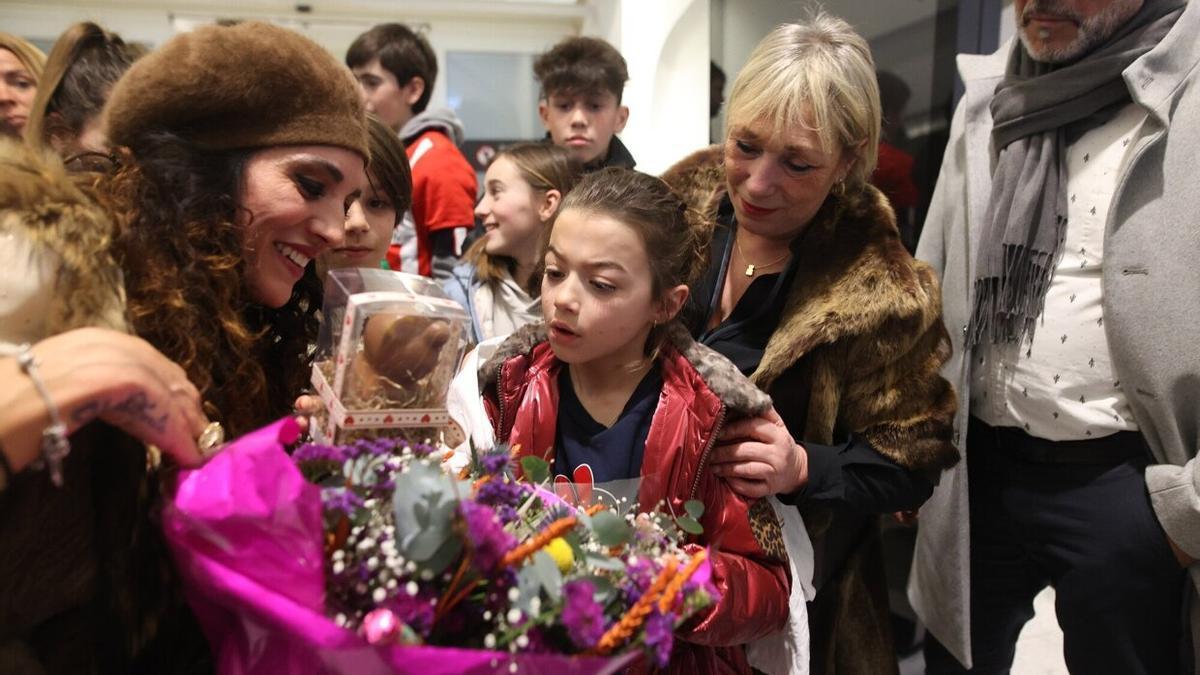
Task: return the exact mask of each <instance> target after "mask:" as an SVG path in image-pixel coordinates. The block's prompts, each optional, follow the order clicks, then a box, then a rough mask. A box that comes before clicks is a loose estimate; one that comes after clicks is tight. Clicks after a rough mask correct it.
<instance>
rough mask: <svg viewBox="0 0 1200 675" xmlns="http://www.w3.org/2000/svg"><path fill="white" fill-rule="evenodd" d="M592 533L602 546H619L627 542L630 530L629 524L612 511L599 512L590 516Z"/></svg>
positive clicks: (630, 533)
mask: <svg viewBox="0 0 1200 675" xmlns="http://www.w3.org/2000/svg"><path fill="white" fill-rule="evenodd" d="M592 531H593V532H595V533H596V541H598V542H600V545H602V546H608V547H610V548H611V547H613V546H621V545H622V544H626V543H628V542H629V539H630V536H631V535H632V532H633V531H632V530H631V529H630V527H629V524H628V523H626V522H625V521H624V519H622V518H621V517H620V516H618V515H617V514H615V513H613V512H612V511H601V512H600V513H597V514H596V515H595V516H592Z"/></svg>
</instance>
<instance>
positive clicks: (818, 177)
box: [666, 13, 958, 673]
mask: <svg viewBox="0 0 1200 675" xmlns="http://www.w3.org/2000/svg"><path fill="white" fill-rule="evenodd" d="M726 119H727V128H726V131H725V139H724V144H723V146H714V147H713V148H710V149H708V150H705V151H701V152H700V153H697V154H696V155H694V156H692V157H689V158H687V159H685V160H683V161H682V162H681V163H680V164H678V165H677V166H675V167H673V168H672V169H671V170H670V171H669V172H668V174H667V176H666V178H667V180H668V182H671V183H672V184H673V185H675V186H676V188H677V189H679V190H681V191H683V192H684V193H685V194H687V195H689V199H690V200H692V201H693V202H694V205H695V206H697V207H699V208H703V209H707V211H708V212H709V213H710V214H711V215H712V216H713V217H714V218H715V220H716V222H717V227H716V229H715V232H714V236H713V244H712V249H711V257H710V267H709V270H708V272H707V274H706V275H705V276H704V277H703V278H702V279H701V281H700V282H699V283H697V284H696V285H695V286H694V287H693V289H692V296H691V298H692V299H691V301H690V310H691V313H690V317H689V319H690V326H689V327H690V329H691V330H692V333H693V335H694V336H695V337H696V338H697V340H698V341H699V342H701V343H703V344H706V345H708V346H710V347H712V348H713V349H715V350H716V351H718V352H720V353H721V354H724V355H725V356H726V357H728V358H729V359H730V360H731V361H733V362H734V363H735V364H736V365H737V366H738V368H739V369H740V370H741V371H742V372H743V373H745V374H746V375H748V376H750V378H751V380H752V381H753V382H754V383H755V384H757V385H758V386H759V387H760V388H762V389H763V390H765V391H766V392H767V393H769V394H770V395H771V398H772V399H773V400H774V404H775V405H774V408H773V409H772V410H770V411H769V412H768V413H766V414H764V415H762V416H760V417H757V418H751V419H747V420H744V421H739V422H735V423H733V424H731V425H729V427H727V428H726V430H725V432H724V433H723V434H722V439H721V441H719V443H718V445H717V447H716V449H715V451H714V452H713V455H712V464H711V466H712V469H713V471H715V472H716V473H717V474H718V475H720V476H722V477H724V478H727V479H728V480H729V481H730V483H731V484H732V485H733V486H734V488H735V489H736V490H738V491H739V492H741V493H742V494H743V495H745V496H747V497H751V498H758V497H762V496H764V495H772V494H773V495H776V496H778V497H779V498H780V499H781V500H782V501H783V502H785V503H790V504H795V505H797V506H799V507H800V509H801V511H802V513H803V515H804V522H805V525H806V526H807V528H808V530H809V534H810V536H811V537H812V540H813V542H814V545H815V550H816V574H815V578H814V579H813V582H814V585H815V589H816V595H815V598H814V599H813V600H812V601H811V602H810V604H809V608H808V609H809V617H810V626H811V636H812V645H811V648H812V653H811V658H812V672H816V673H834V672H837V673H851V672H852V673H887V672H895V669H896V661H895V657H894V656H893V652H892V646H891V637H890V627H889V625H888V616H887V597H886V589H885V588H884V585H883V569H882V565H881V560H880V558H879V553H878V543H879V542H878V518H877V515H878V514H880V513H888V512H897V511H911V510H915V509H916V508H917V507H919V506H920V505H921V503H922V502H924V501H925V500H926V499H927V498H928V497H929V495H930V493H931V492H932V490H933V484H934V481H935V480H936V479H937V476H938V474H939V473H940V472H941V471H942V470H943V469H945V468H947V467H949V466H951V465H953V464H954V463H955V462H956V461H957V459H958V454H957V452H956V451H955V449H954V446H953V444H952V443H951V438H950V436H951V420H952V418H953V413H954V408H955V402H954V397H953V393H952V391H951V387H950V385H949V384H948V383H947V382H946V381H945V380H944V379H942V378H941V377H940V376H939V375H938V368H939V366H940V365H941V364H942V362H943V361H945V359H946V357H947V355H948V346H949V340H948V336H947V333H946V329H945V327H944V326H943V324H942V320H941V302H940V294H939V289H938V284H937V280H936V278H935V276H934V275H933V273H932V272H931V270H930V269H929V267H928V266H926V265H924V264H922V263H918V262H916V261H914V260H913V258H912V256H910V255H909V254H908V253H907V252H906V251H905V249H904V246H903V245H902V243H901V241H900V236H899V232H898V231H897V229H896V221H895V216H894V215H893V213H892V210H891V208H890V207H889V206H888V202H887V200H886V198H885V197H884V196H883V195H882V194H881V193H880V192H879V191H878V190H876V189H875V188H873V187H871V185H870V184H869V183H868V178H869V177H870V175H871V172H872V170H873V169H874V168H875V161H876V156H877V148H878V144H879V134H880V111H879V90H878V85H877V84H876V80H875V66H874V63H873V62H872V59H871V54H870V50H869V48H868V46H867V43H866V41H865V40H863V38H862V37H861V36H859V35H858V34H856V33H855V32H854V31H853V29H851V28H850V26H849V25H848V24H847V23H846V22H844V21H842V20H840V19H837V18H834V17H832V16H829V15H827V14H824V13H816V14H815V15H814V16H812V17H811V18H809V19H808V20H806V21H803V22H800V23H793V24H785V25H782V26H780V27H778V28H777V29H775V30H774V31H772V32H771V33H770V34H769V35H768V36H767V37H766V38H765V39H763V41H762V42H761V43H759V45H758V47H757V48H756V49H755V50H754V52H753V54H751V56H750V59H749V61H748V62H747V63H746V65H745V67H744V68H743V69H742V71H741V72H740V73H739V74H738V77H737V79H736V80H735V82H734V84H733V89H732V91H731V93H730V96H729V102H728V112H727V118H726Z"/></svg>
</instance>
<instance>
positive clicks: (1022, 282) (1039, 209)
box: [968, 0, 1187, 347]
mask: <svg viewBox="0 0 1200 675" xmlns="http://www.w3.org/2000/svg"><path fill="white" fill-rule="evenodd" d="M1186 4H1187V2H1186V0H1146V1H1145V4H1143V6H1142V8H1141V9H1140V10H1138V12H1137V13H1136V14H1135V15H1134V16H1133V17H1132V18H1131V19H1130V20H1129V21H1128V22H1127V23H1126V24H1125V25H1124V26H1122V27H1121V28H1120V29H1119V30H1118V31H1117V32H1116V33H1114V34H1113V36H1112V37H1111V38H1109V40H1108V42H1106V43H1105V44H1103V45H1101V46H1100V47H1098V48H1096V49H1095V50H1094V51H1092V52H1090V53H1088V54H1086V55H1085V56H1083V57H1082V58H1080V59H1079V60H1077V61H1074V62H1072V63H1069V64H1065V65H1049V64H1045V63H1039V62H1037V61H1034V60H1033V59H1032V58H1030V56H1029V52H1028V51H1026V49H1025V46H1024V45H1023V44H1021V42H1020V41H1019V40H1018V41H1017V43H1016V44H1015V45H1014V47H1013V51H1012V55H1011V56H1010V57H1009V60H1008V67H1007V69H1006V70H1005V74H1004V79H1003V80H1002V81H1001V82H1000V84H998V85H997V86H996V92H995V94H994V96H993V97H992V101H991V112H992V120H993V128H992V147H993V148H994V151H995V152H998V155H997V157H996V161H995V169H994V172H993V177H992V193H991V200H990V202H989V207H988V213H987V219H986V220H985V222H984V228H983V232H982V236H981V240H980V249H979V257H978V261H977V263H976V269H977V272H976V276H975V305H974V309H973V312H972V315H971V329H970V334H969V336H968V339H969V346H972V347H973V346H975V345H978V344H981V343H988V342H991V343H994V344H1004V343H1023V342H1025V341H1026V340H1029V339H1032V337H1033V330H1034V326H1035V324H1036V322H1037V318H1038V316H1039V315H1041V313H1042V307H1043V305H1044V304H1045V299H1046V289H1047V288H1048V287H1049V286H1050V279H1051V277H1052V275H1053V272H1054V266H1055V264H1056V263H1057V261H1058V253H1059V246H1060V245H1061V244H1062V242H1063V239H1064V237H1065V236H1066V226H1067V194H1066V192H1067V189H1066V188H1067V186H1066V181H1067V176H1066V167H1065V165H1064V162H1065V161H1066V146H1067V144H1068V138H1069V136H1068V134H1072V133H1073V134H1075V135H1078V134H1079V133H1081V132H1082V131H1085V130H1086V129H1088V128H1091V127H1094V126H1096V125H1097V124H1099V123H1102V122H1103V120H1105V119H1107V117H1108V116H1111V114H1112V113H1114V112H1115V111H1116V110H1118V109H1119V108H1120V107H1121V106H1122V105H1123V104H1125V103H1127V102H1128V101H1129V100H1130V98H1129V90H1128V89H1127V87H1126V85H1125V82H1124V80H1123V79H1122V77H1121V73H1122V72H1123V71H1124V70H1125V69H1126V68H1127V67H1129V65H1130V64H1132V63H1133V62H1134V61H1135V60H1137V59H1138V58H1139V57H1140V56H1142V55H1143V54H1145V53H1146V52H1148V51H1150V50H1151V49H1152V48H1153V47H1154V46H1155V45H1157V44H1158V43H1159V42H1160V41H1161V40H1162V38H1163V37H1164V36H1165V35H1166V34H1167V32H1168V31H1170V29H1171V26H1173V25H1174V24H1175V20H1176V19H1178V18H1179V15H1180V14H1181V13H1182V12H1183V7H1184V6H1185V5H1186Z"/></svg>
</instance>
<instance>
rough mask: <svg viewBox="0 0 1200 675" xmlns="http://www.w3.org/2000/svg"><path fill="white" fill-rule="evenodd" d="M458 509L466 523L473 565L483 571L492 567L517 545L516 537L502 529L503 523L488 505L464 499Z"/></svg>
mask: <svg viewBox="0 0 1200 675" xmlns="http://www.w3.org/2000/svg"><path fill="white" fill-rule="evenodd" d="M458 510H459V513H460V514H462V518H463V523H464V524H465V525H466V532H467V544H468V545H469V546H470V548H471V552H472V555H473V557H474V559H475V567H476V568H477V569H479V570H483V571H490V570H492V569H494V568H495V567H496V565H497V564H499V562H500V559H501V558H503V557H504V554H505V553H508V552H509V551H510V550H511V549H512V548H513V547H514V546H516V545H517V539H516V537H514V536H512V535H511V534H509V533H508V532H505V531H504V525H503V523H501V522H500V518H499V517H497V515H496V512H495V511H494V510H492V508H491V507H489V506H486V505H484V504H478V503H475V502H473V501H471V500H469V499H464V500H463V501H462V503H461V504H460V505H459V507H458Z"/></svg>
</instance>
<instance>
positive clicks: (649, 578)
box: [618, 556, 657, 604]
mask: <svg viewBox="0 0 1200 675" xmlns="http://www.w3.org/2000/svg"><path fill="white" fill-rule="evenodd" d="M656 574H657V570H655V569H654V565H653V564H651V562H650V559H649V558H645V557H640V556H639V557H638V558H637V559H636V560H634V561H633V562H629V561H626V563H625V576H624V578H623V579H621V581H620V583H619V584H618V586H619V587H620V589H621V592H622V593H624V594H625V597H626V598H628V600H629V602H630V604H632V603H635V602H637V601H638V598H641V597H642V595H643V594H644V593H645V592H646V589H647V588H650V584H652V583H654V577H655V575H656Z"/></svg>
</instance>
